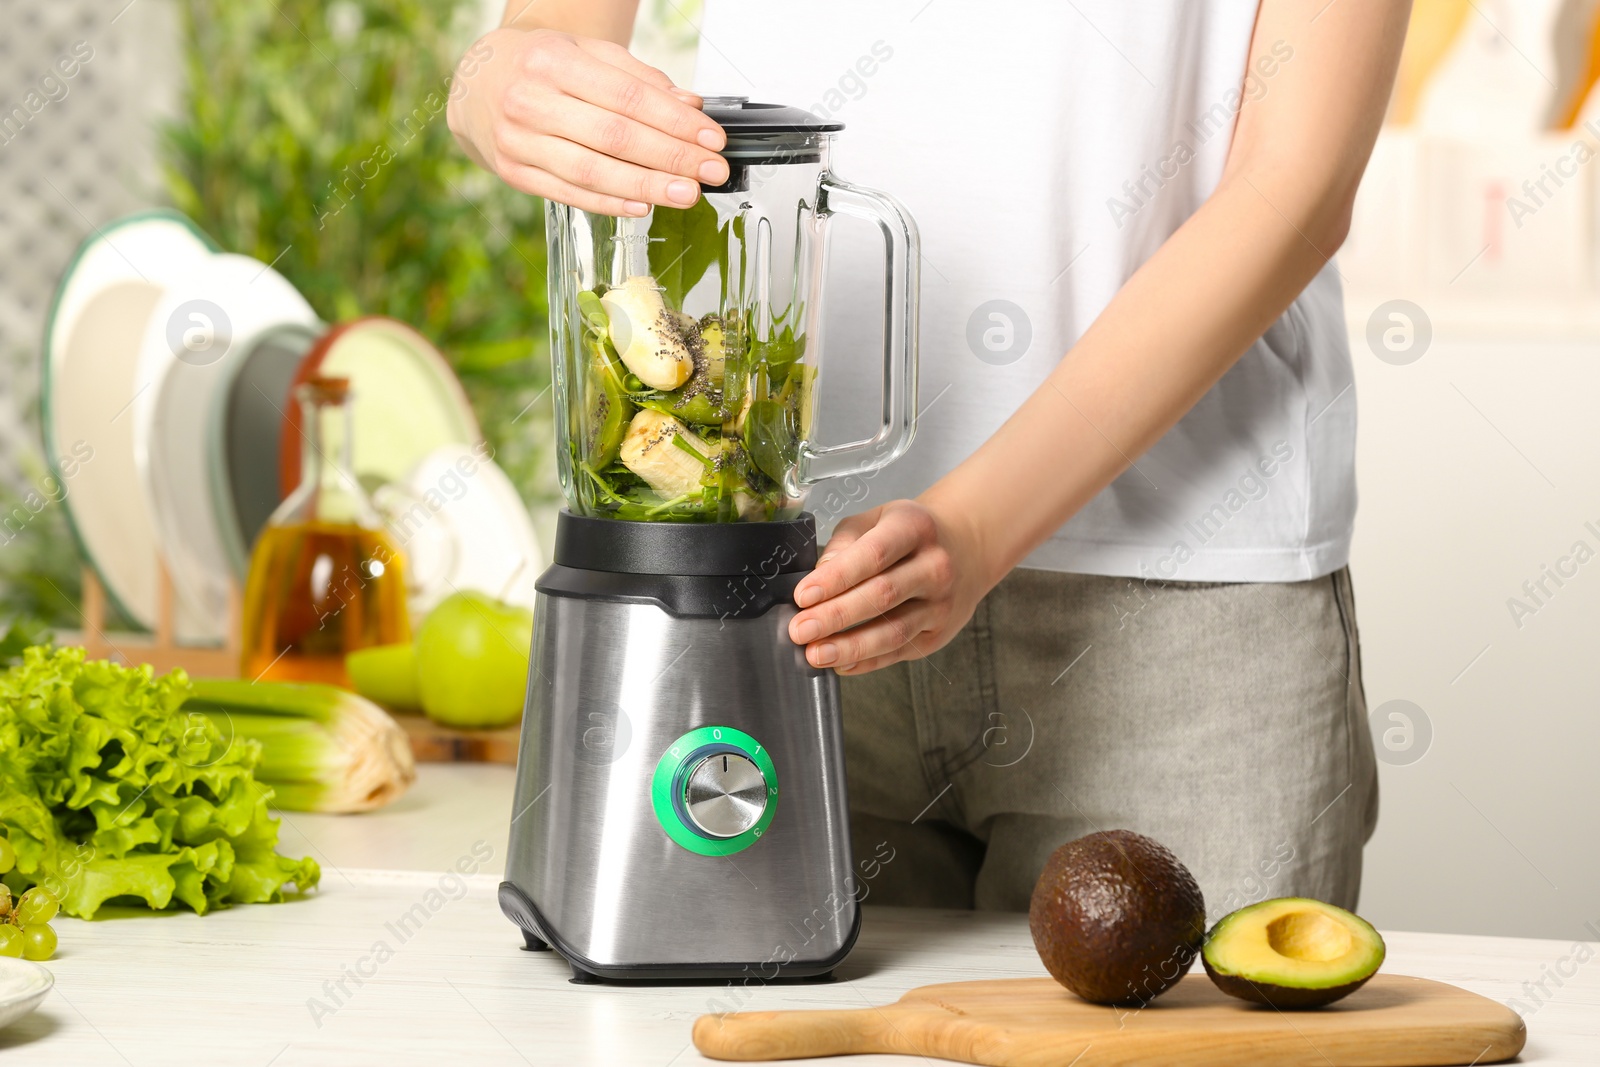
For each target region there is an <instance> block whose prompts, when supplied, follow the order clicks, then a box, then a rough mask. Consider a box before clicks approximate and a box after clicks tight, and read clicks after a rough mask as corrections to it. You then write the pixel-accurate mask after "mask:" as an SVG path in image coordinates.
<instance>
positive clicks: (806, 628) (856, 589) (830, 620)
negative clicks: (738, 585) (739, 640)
mask: <svg viewBox="0 0 1600 1067" xmlns="http://www.w3.org/2000/svg"><path fill="white" fill-rule="evenodd" d="M938 570H939V568H938V566H937V564H936V561H934V560H932V559H930V558H927V557H924V556H921V555H918V556H913V557H911V558H910V559H907V560H905V561H904V562H902V563H900V564H899V565H897V566H893V567H891V568H890V569H889V570H887V571H884V572H883V573H882V574H874V575H872V576H871V577H869V578H867V579H866V580H864V581H862V582H858V583H857V584H855V585H853V586H851V587H850V588H849V589H847V590H845V591H844V592H843V593H840V594H839V595H838V596H835V597H830V598H828V599H827V600H825V601H823V602H822V603H821V604H818V605H817V606H816V607H814V608H808V609H807V610H805V611H803V612H801V613H800V614H798V615H796V616H795V617H794V618H793V619H791V620H790V621H789V636H790V637H791V638H792V639H793V640H794V641H795V643H796V644H802V645H809V644H813V643H815V642H817V641H819V640H821V639H823V638H826V637H828V636H830V635H832V634H839V633H843V632H844V631H846V630H849V629H851V628H852V627H856V626H860V625H862V624H864V623H868V622H871V621H872V620H874V619H879V618H882V617H883V616H885V615H888V614H889V613H891V612H893V611H894V610H895V609H896V608H898V607H900V606H901V605H902V604H905V603H906V602H907V601H911V600H916V599H917V598H919V597H921V596H923V595H924V594H926V593H930V592H933V591H935V590H934V589H933V588H932V586H933V582H934V579H935V577H936V575H937V573H938Z"/></svg>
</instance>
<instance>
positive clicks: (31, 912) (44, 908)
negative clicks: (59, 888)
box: [17, 885, 61, 926]
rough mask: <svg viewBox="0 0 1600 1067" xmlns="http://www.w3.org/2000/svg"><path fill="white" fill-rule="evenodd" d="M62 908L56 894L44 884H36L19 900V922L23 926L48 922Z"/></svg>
mask: <svg viewBox="0 0 1600 1067" xmlns="http://www.w3.org/2000/svg"><path fill="white" fill-rule="evenodd" d="M60 910H61V902H60V901H59V900H57V899H56V895H55V894H54V893H52V892H50V890H48V889H46V888H44V886H39V885H36V886H34V887H33V888H32V889H30V890H28V891H27V892H26V893H24V894H22V899H21V900H19V901H18V902H17V923H18V924H19V925H21V926H32V925H33V924H34V923H47V922H49V921H50V920H51V919H54V918H55V917H56V912H58V911H60Z"/></svg>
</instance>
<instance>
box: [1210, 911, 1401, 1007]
mask: <svg viewBox="0 0 1600 1067" xmlns="http://www.w3.org/2000/svg"><path fill="white" fill-rule="evenodd" d="M1384 951H1385V950H1384V944H1383V938H1382V937H1381V936H1379V934H1378V931H1376V930H1374V929H1373V928H1372V926H1371V924H1370V923H1368V922H1367V921H1366V920H1365V919H1362V918H1360V917H1359V916H1356V915H1352V914H1351V913H1350V912H1348V911H1345V910H1344V909H1343V908H1337V907H1334V906H1333V905H1332V904H1324V903H1323V902H1322V901H1320V900H1311V899H1308V898H1306V897H1279V898H1278V899H1276V900H1263V901H1262V902H1261V903H1259V904H1251V905H1250V906H1249V907H1244V908H1240V909H1239V910H1238V911H1236V912H1233V913H1232V914H1231V915H1228V916H1225V917H1224V918H1222V919H1221V920H1219V921H1218V922H1217V925H1216V926H1214V927H1212V929H1211V933H1210V934H1209V935H1208V936H1207V938H1206V947H1205V950H1204V951H1203V952H1202V953H1201V959H1202V960H1203V961H1204V962H1205V967H1206V973H1207V974H1209V975H1210V976H1211V980H1212V981H1213V982H1215V983H1216V984H1217V988H1218V989H1220V990H1222V991H1223V992H1224V993H1227V994H1228V995H1230V996H1235V997H1239V998H1240V999H1242V1000H1249V1001H1254V1002H1255V1003H1257V1004H1270V1005H1271V1006H1272V1007H1274V1008H1278V1009H1280V1010H1292V1009H1295V1008H1319V1007H1321V1006H1322V1005H1324V1004H1332V1003H1333V1002H1334V1001H1336V1000H1338V999H1340V998H1341V997H1347V996H1349V995H1350V994H1351V993H1354V992H1355V991H1356V990H1357V989H1360V988H1361V985H1362V983H1364V982H1365V981H1366V980H1367V979H1368V978H1371V977H1372V976H1373V975H1374V974H1377V973H1378V968H1379V967H1380V966H1382V965H1383V957H1384Z"/></svg>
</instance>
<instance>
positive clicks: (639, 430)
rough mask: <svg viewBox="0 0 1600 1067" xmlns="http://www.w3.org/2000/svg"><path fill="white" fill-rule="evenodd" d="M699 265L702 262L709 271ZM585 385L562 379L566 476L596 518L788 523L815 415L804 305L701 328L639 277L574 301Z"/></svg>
mask: <svg viewBox="0 0 1600 1067" xmlns="http://www.w3.org/2000/svg"><path fill="white" fill-rule="evenodd" d="M703 269H704V268H703V267H702V270H703ZM578 315H579V320H580V321H579V323H578V326H577V329H576V331H575V332H576V337H574V338H571V339H570V341H569V343H573V344H576V345H577V346H578V352H577V355H578V357H579V358H577V359H576V360H574V361H572V365H575V366H578V367H581V368H582V373H581V375H580V378H581V380H580V381H577V382H567V383H566V384H565V387H566V390H567V396H568V402H567V405H566V406H567V417H568V419H569V420H570V421H572V422H573V423H574V425H573V426H572V431H573V432H571V433H569V434H568V438H569V440H570V441H571V442H572V451H573V454H572V455H571V457H570V460H571V471H570V473H571V477H572V479H573V481H574V483H575V485H574V492H575V494H576V497H577V499H578V500H579V501H580V502H581V503H582V509H583V510H584V511H585V512H586V513H588V514H592V515H603V516H608V517H612V518H620V519H634V520H642V521H655V522H661V521H665V522H734V521H739V520H745V521H751V520H764V519H773V518H787V517H789V515H788V511H787V510H786V509H787V508H788V504H789V498H790V497H791V496H792V495H793V494H794V493H795V490H796V488H797V487H796V486H794V485H792V484H788V483H791V482H792V481H793V472H794V467H795V464H796V463H797V461H798V459H799V450H800V441H801V439H802V438H803V437H804V436H805V434H806V431H807V424H808V422H809V419H810V411H811V389H812V386H813V384H814V372H813V369H812V368H811V367H810V366H809V365H808V364H806V363H804V362H803V361H802V356H803V355H804V349H805V343H804V341H805V339H804V337H803V336H802V335H797V333H796V326H795V320H798V318H799V312H798V309H797V308H793V307H791V308H789V309H787V310H786V311H785V312H784V313H782V314H780V315H778V316H776V317H775V319H774V321H773V322H772V323H771V324H770V326H769V327H766V328H763V329H762V330H760V331H759V333H760V335H761V336H763V337H765V338H767V339H766V340H757V339H754V334H755V333H757V332H758V331H753V330H752V329H750V328H749V326H748V325H747V324H746V322H745V321H744V318H743V317H742V316H740V315H737V314H731V313H730V314H729V315H727V316H723V315H718V314H715V313H713V314H707V315H705V316H704V317H702V318H700V319H694V318H692V317H690V316H688V315H685V314H683V313H682V312H681V311H680V310H679V309H678V308H675V307H674V306H673V305H672V300H671V298H670V291H669V289H668V288H666V287H664V286H661V285H658V284H657V282H656V279H655V278H653V277H651V276H649V275H644V274H640V275H635V276H633V277H630V278H628V279H627V280H626V281H625V282H623V284H621V285H619V286H615V287H612V288H609V289H607V288H605V287H603V286H599V287H596V288H595V289H594V290H593V291H585V292H582V293H580V294H579V295H578Z"/></svg>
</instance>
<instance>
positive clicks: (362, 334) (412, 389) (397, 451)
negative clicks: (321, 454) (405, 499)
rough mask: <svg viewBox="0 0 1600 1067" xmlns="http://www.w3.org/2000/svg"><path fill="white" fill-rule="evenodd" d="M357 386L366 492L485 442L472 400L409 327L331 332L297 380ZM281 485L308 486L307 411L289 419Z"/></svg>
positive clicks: (357, 326) (356, 443)
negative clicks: (303, 482)
mask: <svg viewBox="0 0 1600 1067" xmlns="http://www.w3.org/2000/svg"><path fill="white" fill-rule="evenodd" d="M317 375H321V376H323V377H329V378H348V379H350V420H351V427H352V428H351V433H352V435H353V438H352V442H351V448H350V452H351V456H350V461H351V463H352V465H353V466H354V467H355V473H356V477H357V478H359V479H360V480H361V483H362V484H363V485H366V486H369V487H376V486H379V485H384V484H386V483H390V482H399V481H401V480H403V479H404V478H405V477H406V475H407V474H408V473H410V471H411V469H412V467H414V466H415V465H416V464H417V463H419V462H421V461H422V459H423V457H425V456H426V455H427V454H428V453H429V452H431V451H433V450H434V449H435V448H438V447H439V446H441V445H446V444H463V445H467V446H469V447H470V446H472V445H474V444H476V443H478V442H479V441H481V440H482V439H483V434H482V433H480V432H479V431H478V421H477V419H476V418H475V417H474V416H473V414H472V406H471V405H470V404H468V403H467V394H466V393H465V392H464V391H463V390H462V388H461V383H460V382H459V381H458V380H457V379H456V376H455V372H454V371H452V370H451V369H450V364H449V363H448V362H447V361H446V360H445V358H444V356H442V355H440V354H439V350H438V349H437V348H435V347H433V344H432V343H431V342H430V341H428V339H427V338H425V337H423V336H422V335H421V334H420V333H418V332H417V331H416V330H413V329H412V328H411V327H410V326H407V325H406V324H405V323H403V322H396V321H395V320H394V319H386V318H377V317H374V318H365V319H356V320H354V321H352V322H347V323H343V324H341V325H339V326H335V327H334V328H333V329H331V330H329V331H328V332H327V333H326V334H325V335H323V337H322V339H321V340H320V341H318V342H317V344H316V346H315V347H314V348H313V349H312V350H311V351H310V352H309V353H307V354H306V358H305V360H304V361H303V362H302V363H301V364H300V370H299V371H298V372H297V373H296V375H295V381H296V382H297V383H298V382H303V381H305V380H306V379H307V378H311V377H313V376H317ZM287 414H288V416H289V424H288V429H286V430H285V431H284V434H283V450H282V454H281V462H282V464H283V465H282V467H281V468H280V469H279V474H278V476H279V478H280V479H281V480H282V482H283V489H284V492H285V493H288V492H289V491H290V490H292V489H293V488H294V487H295V486H297V485H299V484H300V474H301V471H300V460H301V455H300V445H301V443H302V441H303V440H304V438H303V436H302V435H301V433H300V412H299V410H298V409H294V410H290V411H289V412H287Z"/></svg>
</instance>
